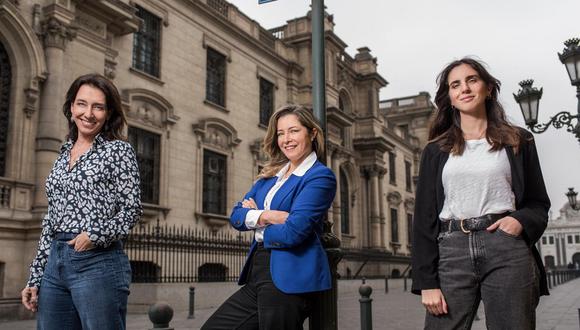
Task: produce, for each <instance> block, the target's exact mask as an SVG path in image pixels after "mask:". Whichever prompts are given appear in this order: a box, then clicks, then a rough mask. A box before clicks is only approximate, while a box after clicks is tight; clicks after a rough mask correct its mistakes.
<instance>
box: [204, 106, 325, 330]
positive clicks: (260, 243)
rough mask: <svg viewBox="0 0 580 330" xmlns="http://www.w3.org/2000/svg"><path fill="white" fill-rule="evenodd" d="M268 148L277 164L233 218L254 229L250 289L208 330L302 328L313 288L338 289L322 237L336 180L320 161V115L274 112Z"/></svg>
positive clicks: (289, 109) (246, 285)
mask: <svg viewBox="0 0 580 330" xmlns="http://www.w3.org/2000/svg"><path fill="white" fill-rule="evenodd" d="M264 151H265V152H266V153H267V154H268V155H269V157H270V161H269V163H268V164H266V166H265V167H264V169H263V170H262V172H261V173H260V175H259V176H258V180H257V181H256V182H255V183H254V185H253V187H252V189H251V190H250V191H249V192H248V193H247V194H246V195H245V196H244V199H243V200H242V201H241V202H238V203H237V204H236V205H235V206H234V209H233V211H232V214H231V216H230V222H231V225H232V226H233V227H234V228H235V229H237V230H239V231H247V230H253V231H254V241H253V242H252V245H251V247H250V252H249V254H248V258H247V260H246V263H245V265H244V268H243V270H242V273H241V275H240V280H239V284H240V285H243V287H242V288H241V289H240V290H238V291H237V292H236V293H235V294H233V295H232V296H231V297H230V298H228V299H227V300H226V302H224V303H223V304H222V306H221V307H220V308H219V309H218V310H217V311H216V312H215V313H214V314H213V315H212V316H211V317H210V318H209V319H208V321H207V322H206V323H205V324H204V326H203V327H202V329H276V330H278V329H302V324H303V323H304V320H305V319H306V317H307V316H308V314H309V310H310V304H311V300H312V294H311V293H313V292H317V291H322V290H328V289H330V287H331V277H330V269H329V265H328V260H327V257H326V253H325V252H324V249H323V247H322V244H321V241H320V235H321V234H322V221H323V218H324V215H325V213H326V212H327V211H328V209H329V208H330V205H331V203H332V201H333V199H334V195H335V193H336V179H335V177H334V174H333V173H332V171H331V170H330V169H328V168H327V167H326V166H324V165H323V164H322V163H320V162H319V161H318V160H317V154H320V155H322V154H323V152H324V136H323V132H322V129H321V128H320V125H319V124H318V123H317V122H316V120H315V119H314V117H313V115H312V112H311V111H309V110H308V109H306V108H305V107H302V106H296V105H287V106H285V107H283V108H281V109H279V110H278V111H277V112H276V113H274V114H273V115H272V117H271V118H270V122H269V125H268V130H267V133H266V137H265V138H264Z"/></svg>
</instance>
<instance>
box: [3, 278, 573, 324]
mask: <svg viewBox="0 0 580 330" xmlns="http://www.w3.org/2000/svg"><path fill="white" fill-rule="evenodd" d="M360 283H361V282H360V281H346V280H345V281H339V289H340V290H339V298H338V310H339V312H338V324H339V329H340V330H354V329H360V303H359V298H360V295H359V293H358V288H359V286H360ZM367 284H369V285H370V286H371V287H372V288H373V293H372V294H371V298H372V299H373V301H372V312H373V329H389V330H391V329H392V330H409V329H422V327H423V319H424V316H425V311H424V309H423V307H422V306H421V301H420V297H418V296H415V295H412V294H411V293H409V292H408V291H406V292H405V291H404V290H403V280H400V279H399V280H390V281H389V293H388V294H385V281H384V280H369V281H367ZM409 284H410V283H409ZM409 287H410V286H409ZM579 309H580V279H576V280H573V281H570V282H568V283H565V284H562V285H559V286H557V287H555V288H553V289H552V290H551V295H550V296H546V297H542V298H541V300H540V305H539V306H538V309H537V329H538V330H578V329H580V325H579V311H578V310H579ZM214 311H215V308H211V309H199V310H196V311H195V315H194V316H195V318H193V319H188V318H187V316H188V315H187V313H186V312H179V313H176V315H174V317H173V320H172V321H171V323H170V326H171V327H173V328H174V329H175V330H182V329H199V328H200V327H201V325H202V324H203V323H204V322H205V320H207V318H208V317H209V316H210V315H211V314H212V313H213V312H214ZM478 315H479V317H480V320H478V321H475V322H474V325H473V328H472V329H473V330H484V329H485V316H484V312H483V309H482V307H481V306H480V310H479V312H478ZM152 326H153V325H152V323H151V322H150V321H149V319H148V316H147V315H144V314H129V315H128V316H127V329H128V330H145V329H151V328H152ZM0 329H6V330H28V329H36V326H35V321H34V320H28V321H17V322H3V323H0ZM63 330H66V329H63Z"/></svg>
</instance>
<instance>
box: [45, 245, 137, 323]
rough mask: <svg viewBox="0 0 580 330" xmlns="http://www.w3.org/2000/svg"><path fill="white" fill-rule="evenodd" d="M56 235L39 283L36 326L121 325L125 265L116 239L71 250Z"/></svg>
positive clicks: (125, 295)
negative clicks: (103, 246)
mask: <svg viewBox="0 0 580 330" xmlns="http://www.w3.org/2000/svg"><path fill="white" fill-rule="evenodd" d="M74 236H76V235H75V234H58V236H57V238H55V240H54V241H53V242H52V245H51V248H50V256H49V258H48V263H47V265H46V267H45V270H44V275H43V277H42V282H41V283H40V289H39V296H38V316H37V317H38V329H39V330H69V329H71V330H72V329H85V330H124V329H125V316H126V314H127V298H128V296H129V284H130V282H131V267H130V264H129V259H128V258H127V255H126V254H125V253H124V252H123V249H122V244H121V243H120V242H115V243H113V244H112V245H111V246H110V247H108V248H105V249H103V248H95V249H91V250H88V251H83V252H76V251H75V250H74V248H73V247H72V246H69V245H68V244H67V241H68V240H70V239H72V238H73V237H74Z"/></svg>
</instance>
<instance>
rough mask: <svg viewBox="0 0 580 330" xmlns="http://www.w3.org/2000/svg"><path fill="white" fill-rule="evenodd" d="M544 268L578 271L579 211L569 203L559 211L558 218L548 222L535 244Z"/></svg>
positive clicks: (579, 244) (579, 253) (579, 257)
mask: <svg viewBox="0 0 580 330" xmlns="http://www.w3.org/2000/svg"><path fill="white" fill-rule="evenodd" d="M537 244H538V249H539V251H540V255H541V256H542V260H543V261H544V265H546V268H551V269H555V268H567V267H569V266H570V264H572V266H573V267H574V268H575V269H580V211H575V210H574V209H572V208H571V207H570V204H569V203H566V204H564V206H562V208H561V209H560V216H558V217H557V218H556V219H551V220H550V221H548V227H547V228H546V231H545V232H544V235H542V238H541V240H540V241H539V242H538V243H537Z"/></svg>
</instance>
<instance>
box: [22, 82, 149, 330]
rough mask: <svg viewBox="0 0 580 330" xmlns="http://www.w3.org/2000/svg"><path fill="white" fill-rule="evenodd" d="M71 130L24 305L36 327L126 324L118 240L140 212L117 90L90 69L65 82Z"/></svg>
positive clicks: (50, 184)
mask: <svg viewBox="0 0 580 330" xmlns="http://www.w3.org/2000/svg"><path fill="white" fill-rule="evenodd" d="M63 112H64V115H65V117H66V119H67V121H68V125H69V134H68V136H67V141H66V142H65V143H64V145H63V146H62V148H61V151H60V154H59V156H58V159H57V160H56V162H55V163H54V166H53V168H52V171H51V173H50V175H49V176H48V178H47V180H46V192H47V197H48V213H47V214H46V216H45V217H44V219H43V221H42V234H41V236H40V242H39V243H38V252H37V254H36V257H35V258H34V260H33V261H32V264H31V266H30V278H29V280H28V284H27V286H26V288H24V290H22V303H23V304H24V306H25V307H26V308H27V309H29V310H32V311H38V328H39V329H48V330H51V329H80V328H81V327H82V329H99V330H106V329H111V330H113V329H115V330H118V329H125V315H126V311H127V297H128V295H129V283H130V280H131V268H130V265H129V260H128V258H127V255H126V254H125V253H124V252H123V246H122V243H121V239H123V238H124V237H126V236H127V234H128V233H129V231H130V230H131V228H132V227H133V226H134V225H135V223H136V222H137V221H138V220H139V216H140V215H141V213H142V208H141V202H140V188H139V170H138V167H137V160H136V157H135V152H134V151H133V148H132V147H131V145H129V143H127V142H125V138H124V136H123V130H124V128H125V126H126V120H125V116H124V114H123V110H122V106H121V99H120V97H119V92H118V91H117V89H116V88H115V86H114V85H113V84H112V83H111V82H110V81H109V80H107V79H106V78H105V77H103V76H101V75H98V74H88V75H84V76H81V77H78V78H77V79H76V80H75V81H74V82H73V83H72V85H71V86H70V88H69V90H68V92H67V94H66V101H65V103H64V105H63Z"/></svg>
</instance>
